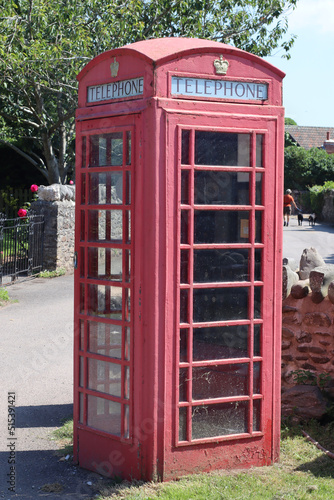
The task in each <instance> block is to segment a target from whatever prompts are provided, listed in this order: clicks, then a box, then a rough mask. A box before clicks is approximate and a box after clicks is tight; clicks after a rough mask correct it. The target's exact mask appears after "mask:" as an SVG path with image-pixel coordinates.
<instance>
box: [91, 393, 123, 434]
mask: <svg viewBox="0 0 334 500" xmlns="http://www.w3.org/2000/svg"><path fill="white" fill-rule="evenodd" d="M87 400H88V401H87V425H88V426H90V427H94V428H95V429H99V430H101V431H105V432H109V433H111V434H114V435H115V436H120V435H121V408H122V405H121V404H120V403H115V402H114V401H108V400H107V399H103V398H98V397H95V396H87Z"/></svg>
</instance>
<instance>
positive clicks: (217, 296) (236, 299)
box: [193, 288, 249, 323]
mask: <svg viewBox="0 0 334 500" xmlns="http://www.w3.org/2000/svg"><path fill="white" fill-rule="evenodd" d="M248 301H249V289H248V288H207V289H194V309H193V318H194V322H198V323H201V322H203V323H206V322H212V321H229V320H234V319H238V320H241V319H248Z"/></svg>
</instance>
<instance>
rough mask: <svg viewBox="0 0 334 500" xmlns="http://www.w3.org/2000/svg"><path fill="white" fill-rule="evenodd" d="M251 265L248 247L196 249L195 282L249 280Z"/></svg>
mask: <svg viewBox="0 0 334 500" xmlns="http://www.w3.org/2000/svg"><path fill="white" fill-rule="evenodd" d="M181 257H182V255H181ZM181 263H182V261H181ZM249 266H250V251H249V250H246V249H237V250H220V249H214V250H194V282H195V283H217V282H224V281H249V279H250V275H249ZM181 269H182V268H181Z"/></svg>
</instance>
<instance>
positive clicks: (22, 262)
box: [0, 215, 44, 284]
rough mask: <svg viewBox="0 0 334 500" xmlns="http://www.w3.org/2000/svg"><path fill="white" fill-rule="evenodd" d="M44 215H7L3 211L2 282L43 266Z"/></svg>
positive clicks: (0, 226) (0, 235)
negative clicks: (8, 277)
mask: <svg viewBox="0 0 334 500" xmlns="http://www.w3.org/2000/svg"><path fill="white" fill-rule="evenodd" d="M43 234H44V217H43V216H42V215H31V216H28V217H25V218H16V219H6V218H5V217H3V216H2V217H1V215H0V284H1V283H2V278H3V277H4V276H10V277H11V280H12V281H14V280H15V279H16V278H18V277H19V276H20V275H21V276H29V275H31V274H33V273H35V272H39V271H41V270H42V265H43Z"/></svg>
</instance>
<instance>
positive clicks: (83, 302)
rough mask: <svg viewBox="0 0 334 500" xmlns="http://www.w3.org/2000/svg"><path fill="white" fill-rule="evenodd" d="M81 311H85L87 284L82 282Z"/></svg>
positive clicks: (82, 312)
mask: <svg viewBox="0 0 334 500" xmlns="http://www.w3.org/2000/svg"><path fill="white" fill-rule="evenodd" d="M79 307H80V312H81V314H84V313H85V285H84V284H83V283H80V306H79Z"/></svg>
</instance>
